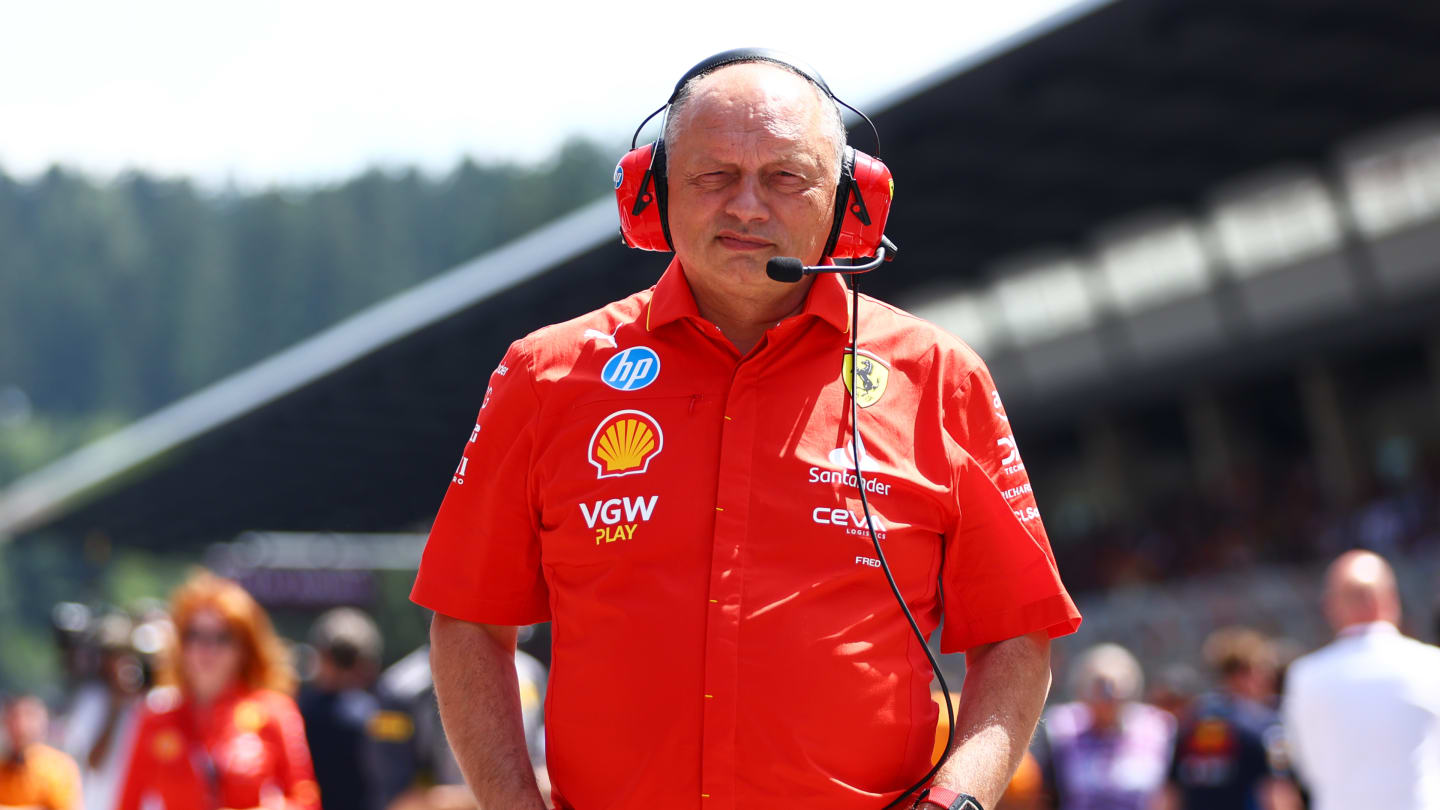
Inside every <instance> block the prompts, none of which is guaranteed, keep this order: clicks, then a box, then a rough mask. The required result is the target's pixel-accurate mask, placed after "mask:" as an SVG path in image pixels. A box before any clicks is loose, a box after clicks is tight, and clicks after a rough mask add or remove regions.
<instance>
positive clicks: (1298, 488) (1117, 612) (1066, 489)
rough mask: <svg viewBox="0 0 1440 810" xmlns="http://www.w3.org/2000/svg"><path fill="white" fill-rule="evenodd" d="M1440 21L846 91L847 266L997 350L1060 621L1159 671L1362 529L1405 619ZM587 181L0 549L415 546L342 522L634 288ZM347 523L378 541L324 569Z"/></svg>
mask: <svg viewBox="0 0 1440 810" xmlns="http://www.w3.org/2000/svg"><path fill="white" fill-rule="evenodd" d="M1437 41H1440V7H1437V6H1434V5H1431V4H1423V3H1414V2H1408V1H1406V0H1376V2H1369V3H1354V2H1341V1H1340V0H1223V1H1222V0H1116V1H1115V2H1109V3H1085V4H1081V5H1080V6H1077V7H1075V8H1074V9H1072V10H1071V11H1069V12H1067V13H1065V14H1062V15H1061V16H1060V17H1058V18H1056V19H1054V20H1051V21H1049V22H1047V23H1045V24H1042V25H1041V26H1039V27H1037V28H1036V29H1033V30H1031V31H1028V32H1026V33H1024V34H1022V35H1021V36H1019V37H1016V38H1015V39H1013V40H1011V41H1008V42H1005V43H1002V44H1001V45H999V46H997V47H995V48H994V49H992V50H991V51H989V52H986V53H984V54H981V55H979V56H976V57H972V58H968V59H966V60H964V61H961V62H959V63H956V64H952V65H948V66H946V67H944V68H942V69H940V70H937V71H936V72H935V73H934V74H932V75H931V76H929V77H927V78H925V79H924V80H922V81H919V82H916V83H914V84H912V85H910V86H906V87H903V88H899V89H897V90H896V91H895V92H893V93H891V94H890V95H888V96H887V97H885V98H884V99H882V100H880V101H879V102H878V103H872V104H870V105H869V109H868V112H869V113H870V114H871V116H872V118H874V120H875V122H876V124H877V125H878V127H879V129H880V132H881V134H882V135H883V138H884V152H883V157H884V158H885V160H886V161H887V162H888V163H889V164H890V165H891V167H892V168H893V170H894V172H895V175H896V177H897V178H898V189H897V191H898V192H899V196H898V198H897V205H896V208H895V213H894V216H893V220H892V226H891V229H890V230H891V233H892V235H893V236H894V237H895V239H896V241H897V242H898V243H899V244H900V246H901V248H902V254H901V257H900V259H899V260H898V261H897V262H895V263H894V264H893V265H889V266H887V267H886V268H884V269H883V270H882V271H881V272H880V273H877V274H874V275H873V276H870V277H865V278H864V279H863V280H862V289H863V290H864V291H866V292H869V293H872V294H875V295H878V296H880V297H882V298H885V299H887V300H891V301H893V302H895V303H897V304H899V305H901V306H905V307H907V308H910V309H912V310H913V311H915V312H917V313H918V314H921V315H923V316H926V317H929V318H931V319H933V320H935V321H936V322H938V323H940V324H941V325H943V326H945V327H946V328H948V329H950V330H951V331H952V332H954V333H955V334H957V335H959V336H961V337H963V338H965V339H966V340H968V341H969V342H970V343H971V344H972V345H974V346H975V347H976V348H977V349H978V350H979V351H980V352H981V354H982V355H983V356H985V357H986V359H987V361H988V362H989V363H990V365H991V368H992V370H993V371H994V373H995V376H996V377H997V379H998V381H999V384H1000V388H1001V390H1002V391H1004V392H1005V393H1006V406H1007V409H1008V411H1009V413H1010V415H1011V418H1012V419H1013V421H1014V422H1015V423H1016V432H1017V434H1018V435H1019V436H1020V437H1021V442H1022V444H1023V447H1024V451H1025V456H1026V459H1027V468H1028V469H1029V471H1030V473H1031V475H1032V478H1033V480H1034V482H1035V487H1036V490H1037V495H1038V497H1039V500H1040V503H1041V506H1042V511H1043V512H1044V514H1045V515H1046V521H1047V525H1048V526H1049V528H1050V531H1051V534H1052V538H1053V540H1054V544H1055V549H1056V553H1057V555H1058V557H1059V558H1060V560H1061V570H1062V573H1064V575H1065V576H1066V579H1067V581H1068V582H1069V583H1070V584H1071V585H1072V588H1073V589H1075V590H1076V591H1077V593H1078V595H1079V596H1080V600H1081V602H1082V610H1084V611H1085V612H1086V615H1087V617H1088V623H1087V626H1086V629H1085V630H1084V631H1082V634H1083V641H1084V643H1089V642H1092V641H1095V640H1099V639H1100V638H1116V639H1121V640H1124V641H1126V642H1127V643H1130V644H1132V645H1133V646H1134V647H1135V648H1136V649H1137V650H1138V651H1139V652H1141V653H1142V654H1143V656H1142V657H1144V658H1146V659H1147V660H1149V661H1159V660H1175V659H1176V658H1183V657H1184V656H1185V655H1186V654H1193V653H1194V652H1195V650H1197V649H1198V639H1199V638H1201V637H1203V635H1204V634H1205V633H1206V632H1207V631H1208V630H1209V629H1211V628H1212V627H1214V626H1218V625H1220V624H1225V623H1231V622H1234V621H1237V620H1242V619H1243V620H1247V621H1251V622H1255V623H1259V624H1262V625H1265V626H1266V629H1268V630H1270V631H1271V632H1275V633H1278V634H1282V635H1287V636H1290V637H1292V638H1296V639H1297V640H1298V641H1299V642H1300V643H1302V644H1306V645H1308V644H1313V643H1316V642H1318V641H1319V640H1320V639H1321V638H1322V636H1323V632H1324V631H1323V628H1321V627H1320V626H1319V625H1318V624H1317V623H1316V620H1315V610H1314V607H1315V604H1316V599H1315V596H1314V593H1315V586H1314V580H1315V577H1314V575H1313V566H1314V564H1315V563H1316V562H1317V561H1320V560H1323V559H1325V558H1328V557H1329V556H1330V555H1332V554H1333V553H1334V552H1337V551H1339V550H1340V549H1342V548H1347V547H1351V546H1355V545H1363V546H1366V547H1370V548H1374V549H1375V550H1377V551H1381V552H1382V553H1385V554H1387V555H1391V556H1392V557H1398V558H1401V559H1410V560H1414V561H1415V562H1414V563H1413V564H1410V565H1405V564H1402V565H1401V566H1399V567H1401V568H1402V570H1405V571H1407V572H1408V573H1407V575H1406V576H1407V580H1406V583H1405V584H1406V586H1407V588H1408V590H1407V593H1408V594H1410V599H1411V605H1410V606H1411V607H1412V608H1414V609H1415V610H1414V612H1416V613H1419V614H1421V615H1423V616H1425V617H1427V618H1426V619H1425V620H1424V623H1423V624H1422V625H1417V626H1416V627H1415V628H1413V629H1415V630H1417V631H1418V632H1417V634H1418V635H1420V636H1421V637H1422V638H1431V637H1432V634H1431V632H1430V628H1429V627H1428V624H1429V622H1428V616H1429V613H1430V611H1431V610H1432V609H1433V607H1434V606H1433V604H1432V603H1431V602H1430V598H1431V597H1430V594H1432V593H1433V592H1434V584H1435V582H1436V579H1435V577H1436V561H1435V557H1434V549H1435V547H1436V544H1435V542H1434V541H1435V539H1436V537H1437V534H1440V511H1437V507H1436V503H1437V494H1440V465H1437V448H1440V420H1437V418H1436V413H1437V409H1440V327H1437V326H1436V318H1435V314H1436V313H1437V312H1440V48H1436V47H1434V43H1435V42H1437ZM636 112H637V118H638V115H639V113H641V112H643V111H638V110H637V111H636ZM853 137H854V140H855V143H856V145H857V146H859V147H860V148H862V149H867V150H868V149H873V148H874V145H873V144H871V143H869V141H868V138H869V135H868V134H867V133H866V132H864V131H860V130H857V131H855V132H854V133H853ZM599 191H600V189H599V188H597V192H599ZM613 205H614V204H613V202H612V201H611V200H609V199H603V200H599V201H597V202H596V203H594V204H593V205H591V206H589V207H587V208H584V209H582V210H580V211H578V212H576V213H574V214H572V215H570V216H567V217H565V218H563V219H560V220H558V221H556V222H554V223H552V224H551V225H549V226H547V227H545V228H543V229H541V230H539V231H536V232H534V233H532V234H530V235H528V236H526V237H524V238H522V239H519V240H517V241H515V242H513V243H511V244H509V245H507V246H505V247H503V248H501V249H499V250H496V251H494V252H491V253H488V254H486V255H483V256H481V257H479V258H477V259H475V260H474V261H472V262H469V263H467V264H465V265H462V266H460V267H457V268H455V269H454V270H452V271H450V272H449V273H447V274H444V275H443V276H441V277H438V278H436V279H434V280H432V281H430V282H427V283H425V284H422V285H419V286H417V287H416V288H414V289H412V290H410V291H408V292H406V293H404V294H402V295H399V296H397V297H395V298H393V299H391V300H388V301H386V302H384V303H382V304H380V305H378V306H375V307H373V308H371V309H369V310H367V311H365V312H363V313H361V314H360V315H358V316H356V317H353V318H351V319H349V320H346V321H344V322H342V323H340V324H339V325H337V326H335V327H333V328H331V329H330V330H328V331H326V332H324V333H322V334H320V335H318V336H316V337H314V338H312V339H310V340H307V341H304V342H302V343H300V344H298V345H296V346H294V347H292V348H291V349H289V350H287V351H285V352H283V353H281V354H278V355H276V356H274V357H272V358H270V359H268V360H266V361H264V362H262V363H260V364H258V365H256V366H254V367H252V368H250V369H248V370H246V371H244V372H241V373H239V374H236V375H234V376H233V377H231V378H229V379H226V380H224V381H222V382H220V383H218V384H216V385H214V386H211V387H210V388H207V389H205V390H203V391H201V392H199V393H197V394H195V395H193V396H191V397H188V398H186V399H184V400H182V401H180V402H178V403H176V404H174V405H172V406H170V407H168V408H165V409H164V410H162V411H159V412H157V413H155V414H154V415H152V416H150V417H148V418H146V419H143V420H141V421H139V422H137V423H135V424H134V425H131V426H130V427H128V428H126V429H124V430H122V431H120V432H119V433H116V434H114V435H112V436H110V437H108V438H106V439H103V440H101V441H99V442H96V443H95V444H93V445H91V446H89V447H86V448H83V449H82V450H80V451H78V452H76V453H74V454H73V455H71V456H69V457H67V458H64V459H62V460H60V461H57V462H56V463H54V464H53V465H51V466H50V467H48V468H45V469H43V470H40V471H38V472H36V473H34V474H32V475H30V476H28V477H26V478H24V479H22V480H20V481H17V482H16V483H15V484H14V485H13V486H11V487H10V488H9V489H8V490H6V491H4V492H0V537H10V538H12V539H13V540H14V541H16V542H43V541H44V540H45V538H57V537H58V538H67V537H68V538H86V537H96V536H99V537H104V538H106V539H107V540H108V541H109V542H111V543H114V544H119V545H130V546H144V547H150V548H159V549H175V550H189V551H190V553H192V554H194V555H196V556H199V552H200V550H201V549H203V548H206V547H208V546H209V545H210V544H212V543H228V542H230V541H233V540H235V539H236V538H237V537H238V536H239V535H241V534H242V533H245V532H249V531H256V530H260V531H266V532H300V533H308V534H309V535H310V539H308V540H305V541H304V542H303V543H301V544H300V545H298V546H296V548H303V549H307V550H313V549H318V550H317V551H315V554H318V555H320V556H318V557H314V558H311V557H307V558H306V560H305V561H303V563H302V562H301V561H298V560H297V559H294V558H293V557H292V558H291V562H290V563H287V564H279V563H274V564H272V563H273V560H272V561H271V562H270V563H266V565H268V566H269V567H268V568H266V567H264V566H261V565H260V564H259V562H257V559H258V558H253V556H254V555H255V554H258V553H259V552H255V551H254V548H256V547H257V546H254V544H255V543H260V546H261V547H263V542H262V540H260V539H257V537H258V536H250V537H248V538H247V539H246V541H245V542H246V543H251V545H249V546H247V545H244V544H240V545H237V546H232V547H223V549H224V550H221V551H217V552H214V553H215V554H220V555H224V554H230V555H232V556H230V557H227V558H225V559H226V561H227V562H228V563H230V564H233V566H234V567H232V568H231V569H229V570H232V571H234V572H236V573H237V574H238V575H241V576H246V575H249V576H251V577H252V578H253V581H255V582H270V583H271V584H272V585H273V587H274V589H275V591H276V592H275V594H273V595H272V596H271V599H272V600H277V599H278V600H281V601H283V600H284V599H285V598H287V597H286V596H285V595H284V593H292V595H293V593H295V592H299V593H308V594H310V595H311V596H314V595H315V594H316V593H317V592H323V593H330V594H331V597H327V599H322V600H321V601H335V602H340V601H364V599H365V598H366V593H367V591H366V590H365V587H366V586H365V585H364V582H363V579H364V577H363V576H360V577H347V576H344V575H342V574H343V572H344V571H350V570H354V571H365V570H369V569H370V567H372V566H380V567H383V566H386V565H399V563H394V562H393V560H395V559H409V558H406V557H405V554H406V553H409V552H406V551H405V548H407V547H406V546H405V542H406V541H404V540H387V541H384V543H381V545H376V543H379V542H380V541H377V540H375V538H374V537H373V536H369V533H374V532H423V531H424V529H425V528H426V526H427V524H428V521H429V519H430V518H431V516H432V515H433V513H434V510H435V508H436V506H437V505H438V503H439V499H440V497H441V495H442V493H443V491H444V488H445V486H446V484H447V482H448V479H449V475H450V469H451V465H453V463H454V457H455V455H456V451H457V449H458V447H459V445H460V443H461V442H462V441H463V439H464V436H465V435H466V434H467V433H468V431H469V429H470V425H471V422H472V420H471V417H472V416H473V415H474V412H475V410H476V409H477V408H478V406H479V403H480V400H481V397H482V395H483V393H484V388H485V384H486V379H487V374H488V371H489V370H490V368H491V367H492V366H493V365H494V363H495V362H496V360H497V358H499V357H500V356H501V354H502V353H503V351H504V349H505V347H506V345H507V344H508V342H509V341H510V340H512V339H514V338H516V337H518V336H520V335H522V334H524V333H525V332H527V331H529V330H530V329H533V328H536V327H538V326H540V325H542V324H545V323H549V322H553V321H557V320H562V319H565V318H568V317H571V316H573V315H576V314H578V313H581V312H583V311H586V310H589V309H591V308H594V307H597V306H600V305H602V304H603V303H605V302H607V301H609V300H612V299H614V298H617V297H620V296H621V295H624V294H627V293H629V292H630V291H632V290H635V289H639V288H643V287H646V286H648V285H650V284H652V283H653V282H654V280H655V279H656V278H657V277H658V275H659V273H660V271H661V269H662V268H663V267H664V264H665V262H666V258H667V257H663V256H657V255H648V254H647V255H642V254H638V253H635V252H632V251H627V250H625V249H624V248H622V247H621V246H620V245H619V243H618V239H617V237H616V221H615V212H614V210H613ZM315 533H320V534H318V535H317V534H315ZM326 533H341V534H336V535H330V534H326ZM353 533H360V534H365V535H366V537H361V538H356V537H351V536H350V535H351V534H353ZM270 537H272V538H273V537H274V535H271V536H270ZM367 538H368V539H367ZM291 539H292V540H293V539H294V537H293V536H291ZM410 542H411V546H409V547H408V548H410V549H411V551H413V544H414V543H415V542H418V541H416V540H414V539H412V540H411V541H410ZM346 543H357V544H361V545H359V546H356V547H357V548H364V549H367V550H370V551H374V550H375V549H377V548H381V546H383V547H384V548H386V549H389V550H390V552H389V553H391V556H390V557H387V558H386V559H387V560H391V561H392V562H386V563H381V562H377V561H375V560H371V559H370V558H369V557H366V556H365V555H360V558H359V559H360V562H358V563H355V564H354V567H353V568H345V567H344V566H341V565H340V564H339V563H338V562H334V561H336V560H340V559H342V558H343V559H349V560H352V561H353V560H354V559H357V558H356V555H355V554H354V552H353V549H352V550H351V551H349V552H347V551H346V550H345V544H346ZM364 544H369V545H364ZM267 548H271V549H273V548H275V546H274V545H273V544H272V545H271V546H269V547H267ZM246 549H250V550H249V551H247V550H246ZM306 553H307V554H308V553H309V552H308V551H307V552H306ZM245 554H251V555H252V558H247V557H245ZM327 554H328V555H331V556H328V557H327V556H325V555H327ZM267 559H268V558H267ZM247 560H249V562H248V563H247ZM317 560H318V562H317ZM327 560H328V561H331V562H330V563H328V564H327V562H326V561H327ZM408 564H413V560H412V562H411V563H408ZM245 565H250V568H249V569H244V566H245ZM242 569H243V570H242ZM247 571H248V572H249V573H248V574H247ZM256 571H262V573H255V572H256ZM263 571H268V572H270V573H268V574H267V573H263ZM277 571H278V572H281V573H278V574H277V573H275V572H277ZM287 571H288V572H303V573H302V574H301V575H297V576H298V579H294V580H293V582H298V583H300V584H299V585H296V586H294V587H292V588H291V589H290V590H289V591H286V590H285V588H284V587H283V585H274V583H275V582H277V581H278V582H282V583H283V581H285V576H288V575H287V574H285V573H284V572H287ZM326 571H328V572H329V573H320V572H326ZM267 577H268V579H266V578H267ZM1178 579H1186V580H1187V581H1189V583H1190V584H1186V585H1184V586H1181V587H1174V586H1171V585H1164V586H1159V587H1157V586H1156V585H1155V584H1154V583H1168V582H1173V581H1175V580H1178ZM322 580H323V581H324V582H325V583H327V584H326V585H325V587H327V588H333V589H334V590H333V592H332V591H325V590H324V589H323V588H320V589H319V590H318V591H317V587H318V586H316V583H317V582H321V581H322ZM1102 591H1103V598H1102ZM316 606H317V607H319V606H320V605H316ZM1187 651H1188V652H1187Z"/></svg>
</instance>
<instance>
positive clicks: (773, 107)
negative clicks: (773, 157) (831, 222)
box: [665, 61, 845, 177]
mask: <svg viewBox="0 0 1440 810" xmlns="http://www.w3.org/2000/svg"><path fill="white" fill-rule="evenodd" d="M716 106H718V107H720V108H722V109H725V110H726V111H727V112H729V113H731V114H735V113H741V114H744V115H747V116H749V117H750V118H751V119H752V120H753V121H754V125H755V126H757V127H766V128H771V129H774V130H776V131H782V132H785V133H786V134H788V135H791V136H794V137H804V136H805V135H807V134H811V133H818V134H819V135H821V136H822V137H824V138H825V139H826V140H828V141H829V142H830V144H831V147H832V148H833V150H834V153H835V175H836V176H837V177H838V176H839V174H840V157H841V151H842V150H843V149H844V147H845V122H844V119H843V118H842V117H841V115H840V108H839V106H838V105H836V104H835V102H834V101H832V100H831V99H830V97H829V96H827V95H825V93H824V92H823V91H822V90H821V89H820V88H819V87H817V86H816V85H815V84H814V83H813V82H811V81H810V80H809V79H807V78H805V77H804V76H801V75H800V74H799V73H796V72H795V71H793V70H790V69H789V68H787V67H784V66H783V65H778V64H776V63H774V62H766V61H754V62H737V63H732V64H729V65H725V66H723V67H721V68H718V69H716V70H712V71H710V72H709V73H703V74H701V75H699V76H696V77H695V78H693V79H691V80H690V81H688V82H686V83H685V85H684V86H683V87H681V88H680V92H679V93H678V94H677V95H676V96H675V101H674V103H672V104H671V105H670V109H669V111H668V112H667V113H666V116H665V143H666V144H667V145H668V149H669V150H670V152H671V153H672V154H673V151H674V148H675V144H676V143H677V142H678V141H679V140H680V138H681V133H682V132H683V130H684V129H685V128H686V127H687V126H688V125H690V124H691V123H692V119H694V118H695V117H696V116H695V115H694V114H693V113H695V112H702V113H703V112H706V111H711V110H710V108H714V107H716ZM702 125H703V123H702Z"/></svg>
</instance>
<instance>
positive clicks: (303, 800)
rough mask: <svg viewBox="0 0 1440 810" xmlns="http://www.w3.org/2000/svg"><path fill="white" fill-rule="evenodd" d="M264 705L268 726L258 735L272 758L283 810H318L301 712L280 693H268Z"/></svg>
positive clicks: (318, 805) (313, 772) (317, 791)
mask: <svg viewBox="0 0 1440 810" xmlns="http://www.w3.org/2000/svg"><path fill="white" fill-rule="evenodd" d="M265 703H266V705H267V708H268V709H269V715H270V722H269V723H267V724H266V725H265V726H264V728H263V729H262V732H261V733H262V736H263V739H264V740H265V742H266V743H267V744H268V745H269V746H270V747H271V750H272V752H273V755H274V757H275V762H276V766H277V767H276V770H277V771H278V773H277V776H278V777H279V781H280V788H281V789H282V790H283V791H284V792H285V807H286V810H319V808H320V788H319V786H318V785H316V783H315V769H314V766H313V765H312V764H311V760H310V745H309V743H308V742H307V740H306V739H305V721H304V719H303V718H301V716H300V710H299V709H298V708H296V706H295V701H294V700H292V699H291V698H290V697H289V696H288V695H284V694H281V693H279V692H270V693H267V694H266V696H265Z"/></svg>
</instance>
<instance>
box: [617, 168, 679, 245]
mask: <svg viewBox="0 0 1440 810" xmlns="http://www.w3.org/2000/svg"><path fill="white" fill-rule="evenodd" d="M662 148H663V147H662ZM654 152H655V144H653V143H647V144H645V145H644V146H641V147H639V148H636V149H631V150H630V151H629V152H627V153H626V154H625V156H624V157H622V158H620V162H619V163H617V164H615V202H616V204H617V205H618V206H619V209H620V238H621V239H623V240H624V242H625V244H626V245H629V246H630V247H633V248H639V249H640V250H658V251H668V250H670V240H669V239H667V238H666V233H665V231H666V228H665V221H664V216H663V211H664V208H665V201H664V199H663V195H664V192H663V191H660V190H658V189H657V187H658V186H660V185H662V184H663V183H664V182H665V175H664V171H663V167H661V171H659V172H655V171H653V169H654V168H656V167H655V166H654V164H655V162H656V161H654V160H652V158H653V157H654ZM662 154H663V153H662Z"/></svg>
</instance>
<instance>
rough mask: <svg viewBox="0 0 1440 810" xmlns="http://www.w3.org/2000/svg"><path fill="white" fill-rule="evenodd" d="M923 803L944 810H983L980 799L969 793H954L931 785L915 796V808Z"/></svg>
mask: <svg viewBox="0 0 1440 810" xmlns="http://www.w3.org/2000/svg"><path fill="white" fill-rule="evenodd" d="M925 804H928V805H930V806H931V807H943V808H945V810H985V808H984V807H983V806H981V804H980V800H979V799H977V798H975V797H974V796H971V795H970V794H969V793H956V792H955V791H953V790H949V789H947V788H942V787H933V786H932V787H928V788H925V789H924V790H922V791H920V795H919V796H917V797H915V805H914V806H915V807H916V808H919V807H920V806H921V805H925Z"/></svg>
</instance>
